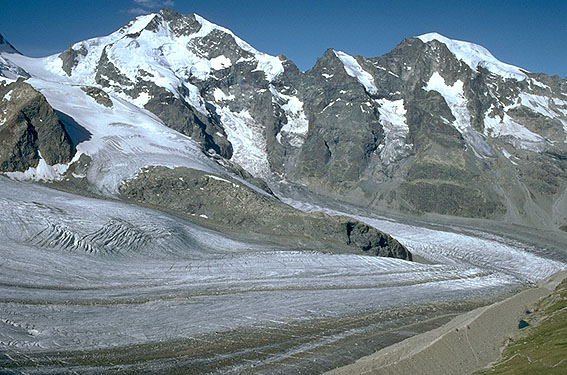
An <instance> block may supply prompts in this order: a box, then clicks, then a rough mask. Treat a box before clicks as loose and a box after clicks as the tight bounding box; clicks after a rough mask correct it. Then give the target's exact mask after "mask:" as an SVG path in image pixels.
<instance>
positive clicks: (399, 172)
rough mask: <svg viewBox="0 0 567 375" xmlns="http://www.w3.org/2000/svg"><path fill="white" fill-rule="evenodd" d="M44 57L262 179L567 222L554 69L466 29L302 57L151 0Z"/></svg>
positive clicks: (482, 214) (372, 198) (518, 219)
mask: <svg viewBox="0 0 567 375" xmlns="http://www.w3.org/2000/svg"><path fill="white" fill-rule="evenodd" d="M1 56H2V58H4V59H5V60H6V61H7V62H9V63H10V64H12V65H15V66H18V65H17V64H14V61H16V60H18V61H23V60H22V59H15V58H12V60H14V61H12V60H10V54H8V53H2V55H1ZM54 58H58V59H59V61H60V64H61V68H60V70H56V71H54V73H55V74H59V75H61V77H62V79H63V78H64V79H65V80H70V81H71V82H73V83H74V84H78V85H82V86H85V87H87V86H88V87H95V86H96V87H97V88H98V89H100V90H103V91H104V92H106V93H107V94H108V95H111V96H116V97H119V98H121V99H124V100H127V101H129V102H131V103H133V104H135V105H137V106H139V107H143V108H144V109H146V110H148V111H150V112H152V113H153V114H155V115H156V116H157V117H158V118H159V119H160V120H161V121H162V122H163V123H164V124H165V125H167V126H168V127H170V128H172V129H174V130H176V131H177V132H180V133H182V134H184V135H187V136H189V137H191V139H192V140H194V141H196V142H198V143H199V144H200V147H201V148H202V149H203V151H205V152H206V153H207V154H208V155H211V156H214V157H220V158H223V159H224V160H228V161H229V162H230V163H232V165H234V166H238V168H242V169H243V170H245V171H246V172H247V173H249V174H250V175H251V176H253V177H255V178H258V179H263V180H265V181H267V182H268V183H269V184H271V186H272V187H274V188H277V186H278V184H279V183H281V182H282V181H285V183H286V184H291V185H293V184H296V185H298V186H302V187H303V188H306V189H308V190H310V191H311V192H313V193H316V194H320V195H323V196H328V197H332V198H334V199H339V200H344V201H347V202H349V203H354V204H357V205H362V206H367V207H370V208H374V209H389V210H396V211H403V212H409V213H413V214H442V215H452V216H464V217H473V218H489V219H494V220H501V221H505V222H511V223H517V224H522V225H528V226H532V227H537V228H551V229H560V228H565V227H566V226H567V190H566V189H567V184H566V183H565V181H566V178H567V143H566V139H567V80H565V79H561V78H559V77H557V76H553V77H550V76H547V75H545V74H540V73H537V74H536V73H530V72H527V71H525V70H523V69H520V68H518V67H515V66H512V65H509V64H506V63H503V62H500V61H498V60H497V59H496V58H495V57H494V56H493V55H492V54H491V53H490V52H489V51H487V50H486V49H484V48H483V47H481V46H478V45H475V44H472V43H468V42H461V41H456V40H451V39H448V38H445V37H444V36H442V35H439V34H435V33H431V34H425V35H422V36H419V37H415V38H408V39H406V40H403V41H402V42H401V43H400V44H399V45H398V46H397V47H396V48H394V49H393V50H392V51H390V52H389V53H387V54H385V55H383V56H380V57H373V58H365V57H361V56H350V55H348V54H346V53H344V52H341V51H335V50H332V49H329V50H327V51H326V52H325V53H324V54H323V56H322V57H320V58H319V59H318V60H317V62H316V64H315V66H314V67H313V68H312V69H310V70H308V71H306V72H302V71H300V70H299V69H298V68H297V67H296V66H295V64H294V63H293V62H292V61H290V60H288V59H287V58H286V57H284V56H269V55H267V54H264V53H262V52H260V51H257V50H255V49H254V48H253V47H252V46H250V45H249V44H248V43H246V42H245V41H243V40H241V39H240V38H238V37H237V36H236V35H235V34H234V33H232V32H231V31H230V30H228V29H225V28H223V27H220V26H217V25H215V24H212V23H211V22H209V21H207V20H205V19H203V18H202V17H200V16H198V15H195V14H191V15H180V14H177V13H175V12H173V11H171V10H169V9H164V10H162V11H161V12H159V13H156V14H151V15H146V16H140V17H138V18H136V19H135V20H133V21H132V22H130V23H129V24H128V25H126V26H124V27H123V28H121V29H120V30H118V31H116V32H115V33H113V34H110V35H109V36H106V37H102V38H94V39H91V40H86V41H83V42H79V43H76V44H74V45H73V46H71V47H70V48H69V49H67V50H66V51H64V52H63V53H61V54H60V55H59V56H58V57H56V56H53V57H50V58H49V59H54ZM50 61H52V60H50ZM25 65H26V64H22V66H18V67H19V68H20V69H22V70H25V68H26V66H25ZM91 94H92V91H91Z"/></svg>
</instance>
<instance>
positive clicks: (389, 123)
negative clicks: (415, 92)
mask: <svg viewBox="0 0 567 375" xmlns="http://www.w3.org/2000/svg"><path fill="white" fill-rule="evenodd" d="M376 102H377V103H378V104H379V105H380V107H379V108H378V112H380V124H381V125H382V128H383V129H384V144H383V147H382V149H381V150H380V159H381V160H382V163H384V164H385V165H389V164H391V163H393V162H395V161H397V160H399V159H401V158H403V157H405V156H407V155H408V153H409V151H410V150H411V148H412V145H411V144H407V143H406V138H407V136H408V134H409V128H408V125H407V118H406V113H407V111H406V109H405V107H404V100H403V99H400V100H394V101H390V100H387V99H377V100H376Z"/></svg>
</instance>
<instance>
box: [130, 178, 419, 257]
mask: <svg viewBox="0 0 567 375" xmlns="http://www.w3.org/2000/svg"><path fill="white" fill-rule="evenodd" d="M120 193H121V195H122V197H123V198H125V199H127V200H132V201H134V202H136V203H142V204H146V205H150V206H152V207H156V208H159V209H162V210H167V211H172V212H175V213H177V214H182V215H183V216H185V217H187V218H189V219H191V220H197V221H199V222H200V223H201V224H203V225H210V226H215V227H218V226H221V227H222V228H224V229H227V228H228V229H234V230H238V231H246V232H252V233H260V234H267V235H270V236H272V237H279V238H289V239H292V240H294V239H295V240H301V239H307V240H310V241H318V242H323V243H325V244H327V245H326V246H325V247H326V248H328V249H329V250H332V249H350V250H351V251H357V252H360V253H365V254H372V255H378V256H387V257H395V258H401V259H408V260H411V259H412V255H411V253H410V252H409V251H408V250H407V249H406V248H405V247H404V246H403V245H401V244H400V243H399V242H398V241H396V240H395V239H393V238H392V237H391V236H389V235H387V234H385V233H382V232H380V231H378V230H376V229H375V228H373V227H370V226H368V225H366V224H364V223H361V222H359V221H357V220H354V219H351V218H347V217H333V216H328V215H325V214H322V213H305V212H301V211H298V210H296V209H294V208H292V207H290V206H288V205H286V204H284V203H282V202H281V201H279V200H278V199H277V198H275V197H274V196H272V195H269V194H267V193H265V192H262V191H257V190H254V189H253V188H251V187H250V186H248V185H247V184H244V183H243V182H241V181H237V180H234V179H232V178H230V177H227V176H217V175H213V174H209V173H206V172H202V171H197V170H194V169H189V168H175V169H169V168H165V167H151V168H147V169H144V170H142V171H141V172H140V173H139V174H138V175H137V176H136V177H135V178H134V179H131V180H128V181H125V182H124V183H123V184H122V185H121V186H120Z"/></svg>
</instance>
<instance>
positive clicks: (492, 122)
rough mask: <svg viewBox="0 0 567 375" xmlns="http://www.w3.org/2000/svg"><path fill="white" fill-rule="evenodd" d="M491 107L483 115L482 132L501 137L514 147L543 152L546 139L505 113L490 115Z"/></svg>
mask: <svg viewBox="0 0 567 375" xmlns="http://www.w3.org/2000/svg"><path fill="white" fill-rule="evenodd" d="M492 110H493V107H491V108H490V109H489V110H488V111H487V112H486V114H485V115H484V134H485V135H486V136H491V137H501V138H503V140H505V141H506V142H508V143H510V144H511V145H512V146H514V147H515V148H519V149H523V150H528V151H533V152H543V151H544V150H545V147H546V143H547V141H546V140H545V138H543V137H542V136H540V135H538V134H535V133H533V132H531V131H530V130H528V129H526V128H525V127H524V126H522V125H520V124H519V123H517V122H516V121H514V119H512V117H510V116H509V115H508V114H507V113H504V116H502V117H500V116H494V117H491V116H490V113H491V112H492Z"/></svg>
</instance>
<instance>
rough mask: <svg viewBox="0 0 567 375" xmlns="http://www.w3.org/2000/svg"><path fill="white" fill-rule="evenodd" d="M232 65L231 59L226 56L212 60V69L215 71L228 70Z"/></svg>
mask: <svg viewBox="0 0 567 375" xmlns="http://www.w3.org/2000/svg"><path fill="white" fill-rule="evenodd" d="M231 65H232V63H231V62H230V59H229V58H228V57H226V56H225V55H220V56H217V57H215V58H213V59H211V69H213V70H221V69H226V68H228V67H230V66H231Z"/></svg>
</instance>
